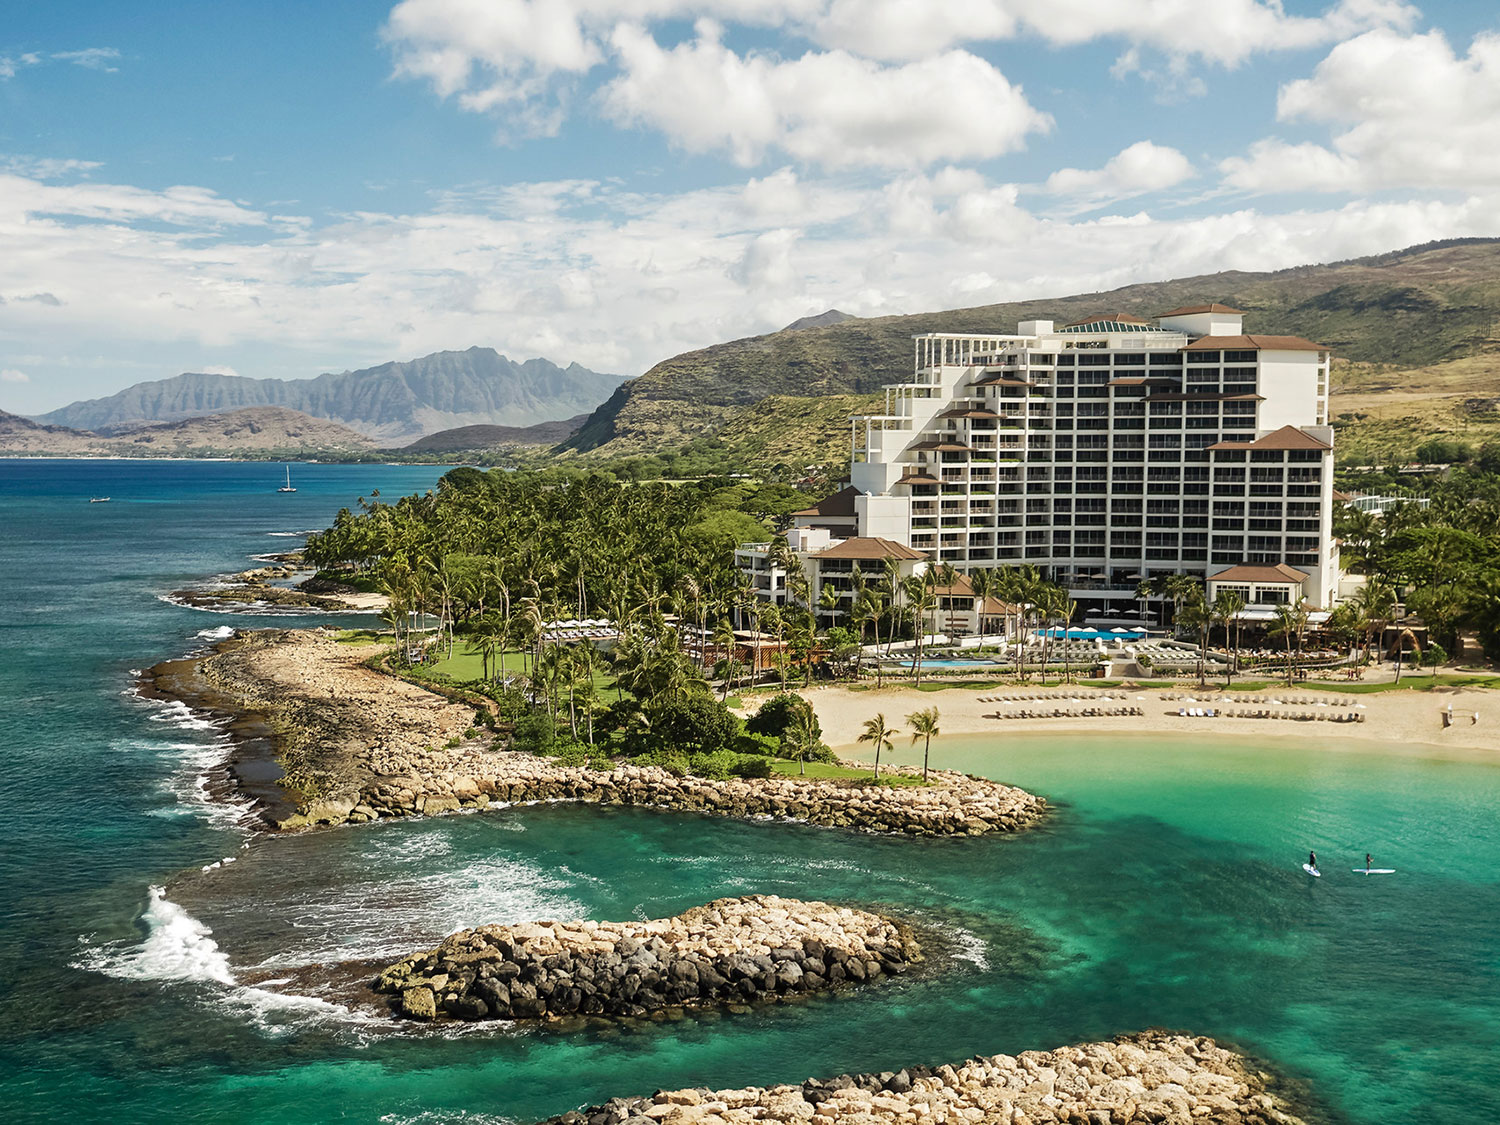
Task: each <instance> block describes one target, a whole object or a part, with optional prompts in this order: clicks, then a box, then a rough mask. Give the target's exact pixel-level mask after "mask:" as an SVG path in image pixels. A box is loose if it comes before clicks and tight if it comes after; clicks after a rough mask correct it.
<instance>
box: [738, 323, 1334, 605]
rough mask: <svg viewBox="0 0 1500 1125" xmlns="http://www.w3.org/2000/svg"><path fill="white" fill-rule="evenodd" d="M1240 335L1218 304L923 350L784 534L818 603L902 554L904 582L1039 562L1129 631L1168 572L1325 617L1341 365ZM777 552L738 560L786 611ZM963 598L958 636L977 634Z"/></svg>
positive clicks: (956, 339) (1329, 598)
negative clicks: (1332, 386)
mask: <svg viewBox="0 0 1500 1125" xmlns="http://www.w3.org/2000/svg"><path fill="white" fill-rule="evenodd" d="M1243 319H1244V314H1243V313H1241V312H1240V311H1239V310H1236V309H1231V308H1227V307H1225V306H1223V305H1217V304H1209V305H1199V306H1194V307H1190V308H1180V309H1173V310H1172V311H1170V312H1167V313H1163V314H1162V315H1161V316H1159V317H1157V318H1156V319H1155V322H1154V323H1153V322H1149V321H1146V320H1142V319H1140V318H1138V317H1134V316H1127V315H1123V314H1115V315H1109V316H1100V317H1094V318H1091V319H1088V320H1084V321H1081V322H1078V323H1076V324H1068V325H1064V326H1060V327H1059V326H1057V325H1055V324H1054V323H1053V322H1051V321H1045V320H1030V321H1023V322H1021V324H1020V325H1019V326H1018V328H1017V330H1016V332H1015V333H1014V334H1013V335H964V334H947V333H943V334H937V333H934V334H928V335H921V336H917V337H915V338H914V342H915V364H914V370H913V373H912V376H911V378H910V379H909V380H907V381H905V382H901V383H895V384H890V385H888V386H887V387H886V389H885V405H884V409H883V410H882V411H881V412H880V413H878V414H869V415H863V416H860V417H856V418H854V419H853V442H852V444H853V461H852V466H851V469H850V478H851V481H850V486H849V487H848V488H846V489H845V490H844V491H842V492H840V493H837V494H835V495H834V496H832V497H829V498H828V499H827V500H825V501H823V502H822V503H821V504H819V505H816V506H815V507H813V508H810V509H808V510H807V511H805V512H799V513H797V515H796V517H795V519H794V524H795V526H794V527H793V529H792V530H791V531H790V532H788V541H789V546H791V548H792V551H793V552H794V553H795V557H796V559H797V561H798V563H799V564H800V565H801V566H802V567H803V569H804V571H805V572H806V575H807V577H808V580H809V587H810V591H811V595H812V601H813V605H814V606H817V605H818V604H819V602H820V599H821V598H822V586H823V585H824V584H825V583H829V582H832V583H834V584H835V586H836V587H840V593H842V589H841V587H842V586H843V584H844V583H843V582H842V581H841V578H840V576H841V575H845V574H846V573H847V572H848V571H849V570H851V569H852V567H853V565H859V566H860V567H861V569H862V570H863V571H864V572H865V573H867V574H870V573H871V572H875V573H877V574H878V573H880V572H881V571H882V568H883V567H884V566H885V565H886V564H885V561H884V560H885V559H887V558H892V559H895V560H897V561H896V562H895V563H893V564H892V565H895V566H898V567H900V568H901V569H903V571H906V572H916V571H920V570H922V569H925V568H926V567H927V566H929V565H932V564H941V563H950V564H952V566H953V567H954V568H955V569H957V570H958V571H959V572H961V573H965V572H970V571H973V570H976V569H980V568H992V567H1000V566H1005V565H1020V564H1031V565H1034V566H1036V567H1037V568H1038V569H1039V570H1040V571H1041V572H1042V575H1043V577H1045V578H1047V579H1049V580H1051V581H1054V582H1057V583H1059V584H1061V585H1063V586H1065V587H1066V588H1067V589H1068V590H1069V592H1070V594H1071V596H1072V597H1073V598H1074V599H1075V600H1076V601H1077V602H1078V603H1079V617H1080V619H1084V620H1095V621H1099V622H1107V621H1111V620H1116V619H1118V620H1126V621H1128V620H1131V619H1134V618H1135V617H1136V614H1137V613H1138V611H1139V609H1140V604H1139V603H1138V602H1137V599H1136V592H1137V589H1138V587H1139V584H1140V582H1141V580H1142V579H1143V578H1155V577H1157V576H1161V575H1167V574H1173V573H1187V574H1193V575H1197V576H1200V577H1202V578H1203V579H1205V580H1206V582H1207V584H1208V594H1209V596H1210V597H1212V596H1213V595H1214V594H1215V593H1216V592H1217V590H1218V589H1219V588H1229V589H1234V590H1236V591H1237V592H1239V593H1240V594H1241V595H1242V596H1243V597H1244V598H1245V600H1246V602H1247V603H1250V604H1252V605H1271V604H1275V603H1278V602H1299V601H1304V600H1305V601H1306V602H1307V603H1308V604H1309V605H1311V606H1313V607H1326V606H1330V605H1331V604H1332V602H1333V600H1334V598H1335V596H1336V594H1337V587H1338V576H1339V571H1338V555H1337V547H1336V546H1335V544H1334V543H1333V539H1332V534H1331V527H1330V521H1331V512H1332V500H1333V431H1332V430H1331V429H1330V428H1329V425H1328V383H1329V362H1330V357H1329V352H1328V349H1327V348H1325V347H1323V346H1322V345H1319V344H1315V343H1313V342H1311V341H1309V340H1304V339H1301V338H1300V337H1296V336H1262V335H1252V334H1247V333H1246V332H1245V328H1244V323H1243ZM772 557H773V553H772V552H769V551H768V550H767V549H765V548H750V549H746V550H742V551H741V552H740V564H741V566H742V567H743V569H744V570H745V572H746V573H747V574H748V575H749V576H750V580H751V582H752V584H754V585H755V586H756V587H757V589H759V590H760V591H761V592H762V594H763V596H765V597H767V598H770V599H772V600H776V601H781V600H784V598H785V596H786V593H785V575H784V573H783V572H781V571H780V569H779V568H778V567H776V566H774V565H772V563H771V559H772ZM840 600H841V601H842V598H841V599H840ZM969 600H970V602H974V603H975V604H973V605H972V607H971V610H972V612H971V615H970V620H969V621H968V622H967V628H959V629H958V630H957V631H972V630H977V629H979V628H980V627H981V625H982V622H981V621H980V619H979V618H980V616H981V615H982V613H983V610H984V607H982V606H979V605H978V604H977V602H975V599H972V597H971V598H970V599H969ZM1158 609H1159V607H1158Z"/></svg>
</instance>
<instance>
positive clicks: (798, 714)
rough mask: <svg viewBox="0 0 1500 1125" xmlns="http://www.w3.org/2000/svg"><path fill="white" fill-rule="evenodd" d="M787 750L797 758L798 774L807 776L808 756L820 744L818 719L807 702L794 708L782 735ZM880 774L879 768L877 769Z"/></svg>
mask: <svg viewBox="0 0 1500 1125" xmlns="http://www.w3.org/2000/svg"><path fill="white" fill-rule="evenodd" d="M782 743H783V745H784V746H785V748H786V750H787V751H788V752H789V753H790V754H791V755H792V756H793V757H794V758H796V759H797V776H799V777H806V776H807V756H808V755H809V754H811V753H812V752H813V751H814V750H816V749H817V746H818V734H817V719H816V718H815V717H814V715H813V709H812V707H811V706H809V705H807V704H803V705H802V706H801V707H794V708H793V709H792V721H791V722H790V723H789V724H788V725H787V728H786V733H785V734H783V735H782ZM877 776H878V770H877Z"/></svg>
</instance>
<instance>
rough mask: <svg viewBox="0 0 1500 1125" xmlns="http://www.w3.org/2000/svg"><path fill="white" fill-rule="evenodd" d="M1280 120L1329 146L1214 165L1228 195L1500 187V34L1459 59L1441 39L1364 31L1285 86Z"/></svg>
mask: <svg viewBox="0 0 1500 1125" xmlns="http://www.w3.org/2000/svg"><path fill="white" fill-rule="evenodd" d="M1277 116H1278V118H1280V119H1281V120H1283V121H1288V122H1295V121H1308V122H1314V123H1319V124H1327V125H1329V126H1331V127H1332V128H1333V129H1334V130H1335V132H1334V135H1333V137H1332V139H1331V144H1330V145H1328V146H1324V145H1319V144H1316V143H1310V142H1305V143H1299V144H1291V143H1287V142H1284V141H1281V140H1279V139H1275V138H1269V139H1266V140H1262V141H1260V142H1257V143H1256V144H1255V145H1254V146H1252V147H1251V150H1250V152H1249V154H1248V155H1247V156H1245V157H1232V158H1230V159H1228V160H1225V161H1223V162H1222V163H1221V165H1220V168H1221V170H1222V171H1223V173H1224V177H1225V181H1226V183H1228V184H1229V185H1230V186H1231V187H1235V188H1241V189H1245V190H1250V191H1261V192H1264V191H1275V190H1287V191H1296V190H1315V191H1370V190H1378V189H1383V188H1396V187H1418V188H1440V189H1442V188H1446V189H1450V190H1459V191H1469V190H1476V189H1479V188H1492V187H1495V186H1500V145H1497V144H1496V143H1495V122H1496V121H1497V120H1500V35H1497V34H1484V35H1479V36H1476V37H1475V39H1474V40H1473V42H1472V43H1471V44H1470V47H1469V51H1468V54H1467V55H1466V56H1464V57H1459V56H1457V55H1456V54H1455V53H1454V51H1453V49H1452V47H1451V46H1450V45H1449V43H1448V41H1447V39H1446V38H1445V37H1444V36H1443V34H1442V32H1440V31H1431V32H1428V33H1426V34H1424V35H1412V36H1403V35H1398V34H1396V33H1395V32H1392V31H1371V32H1367V33H1366V34H1364V35H1360V36H1358V37H1356V38H1354V39H1351V40H1349V41H1347V42H1345V43H1340V44H1339V45H1338V46H1337V47H1335V48H1334V49H1333V50H1332V51H1330V52H1329V54H1328V56H1327V58H1325V59H1324V60H1323V61H1322V62H1321V63H1319V64H1318V67H1317V69H1316V70H1315V71H1314V72H1313V74H1312V76H1311V77H1309V78H1303V79H1298V80H1297V81H1294V82H1289V83H1288V84H1286V85H1285V86H1283V87H1282V89H1281V92H1280V95H1279V97H1278V99H1277ZM1339 130H1341V131H1339Z"/></svg>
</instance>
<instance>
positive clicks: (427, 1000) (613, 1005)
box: [373, 895, 922, 1020]
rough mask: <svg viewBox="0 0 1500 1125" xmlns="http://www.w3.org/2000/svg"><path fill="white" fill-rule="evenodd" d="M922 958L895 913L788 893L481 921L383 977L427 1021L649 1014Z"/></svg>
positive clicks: (762, 995)
mask: <svg viewBox="0 0 1500 1125" xmlns="http://www.w3.org/2000/svg"><path fill="white" fill-rule="evenodd" d="M921 960H922V950H921V947H920V945H919V944H918V943H917V941H916V939H915V937H913V936H912V933H911V931H910V930H909V929H908V928H907V927H906V926H904V925H903V924H901V923H900V922H897V921H895V920H893V919H890V918H885V917H883V916H881V915H879V914H872V913H870V912H868V911H863V910H854V909H851V908H849V907H840V906H832V905H830V904H828V903H825V902H800V901H798V900H796V899H786V898H780V897H778V896H776V895H750V896H746V897H743V898H725V899H719V900H717V901H715V902H710V903H708V904H707V905H705V906H698V907H694V908H693V909H691V910H688V911H685V912H684V913H682V914H679V915H677V916H675V917H673V918H662V919H655V920H651V921H643V922H642V921H630V922H592V921H584V922H567V923H559V922H528V923H522V924H519V925H510V926H481V927H479V928H477V929H472V930H462V931H460V932H459V933H456V934H453V935H451V936H449V937H447V938H445V939H444V940H443V942H442V944H441V945H439V946H438V947H437V948H436V949H434V950H431V951H429V952H427V953H421V954H417V955H415V956H412V957H408V958H406V959H405V960H403V961H400V962H398V963H397V964H395V965H392V966H390V967H389V968H387V969H386V970H385V971H383V972H382V973H381V974H380V975H379V977H378V978H377V979H376V981H375V983H374V985H373V987H374V989H375V991H376V992H377V993H382V994H385V995H389V996H392V997H393V998H394V999H393V1000H392V1002H391V1007H392V1010H393V1011H395V1012H396V1013H397V1014H399V1015H402V1016H405V1017H407V1018H410V1019H416V1020H437V1019H444V1018H452V1019H458V1020H540V1019H549V1018H550V1019H556V1018H562V1017H568V1016H575V1015H579V1016H615V1017H626V1018H639V1017H642V1016H645V1015H648V1014H649V1013H651V1012H654V1011H660V1010H662V1009H664V1008H669V1007H685V1006H693V1005H702V1004H713V1003H733V1004H746V1003H751V1002H754V1001H757V1000H771V999H778V998H780V997H783V996H786V995H788V994H795V993H809V992H820V991H823V990H825V989H829V988H835V987H838V986H839V985H842V984H846V983H847V984H853V983H858V982H862V981H870V980H874V979H876V978H879V977H881V976H884V975H887V974H900V973H904V972H906V970H907V968H908V967H909V966H911V965H913V964H915V963H917V962H920V961H921Z"/></svg>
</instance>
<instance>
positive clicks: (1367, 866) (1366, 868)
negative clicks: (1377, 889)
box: [1365, 852, 1371, 875]
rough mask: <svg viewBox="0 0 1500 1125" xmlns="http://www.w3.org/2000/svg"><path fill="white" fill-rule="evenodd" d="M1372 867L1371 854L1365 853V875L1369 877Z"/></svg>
mask: <svg viewBox="0 0 1500 1125" xmlns="http://www.w3.org/2000/svg"><path fill="white" fill-rule="evenodd" d="M1370 866H1371V864H1370V853H1369V852H1365V874H1366V875H1368V874H1369V873H1370Z"/></svg>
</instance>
